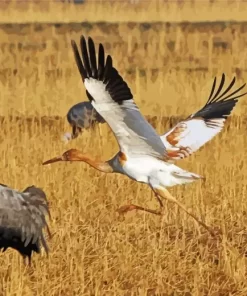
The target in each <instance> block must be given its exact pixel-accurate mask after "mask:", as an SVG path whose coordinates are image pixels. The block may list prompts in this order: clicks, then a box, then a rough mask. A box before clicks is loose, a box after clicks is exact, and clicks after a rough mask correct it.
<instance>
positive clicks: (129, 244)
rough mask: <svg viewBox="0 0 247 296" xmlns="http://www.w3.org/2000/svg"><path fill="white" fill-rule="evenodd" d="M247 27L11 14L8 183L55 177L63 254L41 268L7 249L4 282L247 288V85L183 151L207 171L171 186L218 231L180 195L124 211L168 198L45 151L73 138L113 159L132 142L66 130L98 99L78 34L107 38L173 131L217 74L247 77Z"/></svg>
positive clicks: (45, 290)
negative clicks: (214, 128)
mask: <svg viewBox="0 0 247 296" xmlns="http://www.w3.org/2000/svg"><path fill="white" fill-rule="evenodd" d="M37 28H38V29H37ZM59 30H60V31H59ZM245 31H246V30H245V25H244V24H223V25H222V24H218V23H215V24H211V25H210V24H204V25H200V26H199V25H194V26H193V24H189V25H188V24H187V26H185V25H179V24H177V25H174V26H170V25H169V26H168V25H167V24H164V23H160V24H157V23H156V24H149V25H148V26H147V24H146V25H145V24H144V25H142V24H135V23H132V24H124V23H123V24H117V23H116V24H111V25H107V24H97V23H96V24H91V25H90V26H86V25H85V24H84V25H81V24H80V25H77V26H76V25H75V24H74V25H73V24H70V25H67V26H63V25H60V26H53V25H45V24H43V25H39V26H38V25H30V26H25V28H24V29H22V30H20V28H18V27H17V26H16V25H13V26H12V27H11V26H4V25H2V26H0V40H1V45H0V53H1V54H0V64H1V68H0V90H1V91H0V106H1V108H0V116H1V118H0V122H1V135H0V139H1V143H2V144H1V146H0V156H1V162H0V168H1V172H2V176H1V183H5V184H8V185H9V186H11V187H13V188H17V189H23V188H25V187H26V186H27V185H31V184H35V185H37V186H40V187H41V188H43V189H44V190H45V192H46V193H47V197H48V199H49V202H50V209H51V215H52V219H51V221H50V228H51V230H52V234H53V237H52V239H50V240H48V244H49V247H50V254H49V257H48V258H47V257H46V256H45V254H43V255H42V256H38V255H34V257H33V265H32V267H31V268H29V267H26V266H25V265H24V264H23V261H22V258H21V257H20V256H19V254H18V253H17V252H15V251H13V250H8V251H7V252H6V253H5V254H2V255H1V256H0V262H1V266H2V267H1V270H0V278H1V279H2V280H1V281H0V285H1V293H0V295H11V296H12V295H18V296H19V295H25V296H29V295H51V296H53V295H117V296H118V295H164V296H165V295H174V296H175V295H187V296H189V295H198V296H201V295H210V296H219V295H222V296H223V295H224V296H225V295H238V296H240V295H243V296H245V295H246V294H247V284H246V276H247V267H246V264H247V257H246V256H247V252H246V251H247V226H246V225H247V201H246V198H247V197H246V186H247V181H246V174H247V165H246V158H247V151H246V145H247V140H246V136H245V135H246V118H245V114H246V110H247V107H246V106H247V97H246V98H245V97H243V98H241V99H240V102H239V104H238V105H237V107H236V108H235V109H234V112H233V114H234V116H232V117H231V118H230V120H229V121H228V124H227V125H226V127H225V129H224V131H223V132H222V133H221V134H220V135H218V136H217V137H216V138H215V139H214V140H213V141H211V142H210V143H208V144H207V145H206V146H205V147H204V148H202V149H201V150H200V151H199V152H197V153H196V154H195V155H192V156H191V157H190V158H188V159H187V160H184V161H180V162H178V163H177V164H178V165H180V166H181V167H183V168H185V169H188V170H190V171H192V172H195V173H198V174H201V175H203V176H205V177H206V181H204V182H201V181H199V182H195V183H194V184H190V185H186V186H180V187H176V188H175V187H174V188H172V189H171V190H170V191H171V193H172V194H173V195H175V196H177V198H178V200H180V201H181V202H183V203H184V204H186V206H187V207H188V208H190V209H192V210H193V212H194V213H196V215H197V216H199V217H201V218H202V219H203V220H204V221H205V222H206V223H207V224H208V225H210V226H212V227H213V228H214V229H215V231H216V232H217V233H218V236H217V237H216V238H212V237H210V236H209V235H208V234H207V233H205V232H204V230H203V229H201V228H198V226H197V224H195V222H194V221H193V220H192V219H191V218H190V217H188V215H186V214H185V213H184V212H182V211H180V210H178V208H177V207H176V206H174V205H173V204H170V203H166V202H165V207H166V214H165V215H164V217H162V218H160V217H157V216H152V215H150V214H145V213H139V212H130V213H128V214H127V215H126V216H125V218H122V217H119V216H118V214H117V213H116V210H117V208H118V207H120V206H121V205H124V204H125V203H127V202H128V201H129V200H131V202H133V203H136V204H139V205H143V206H147V207H151V208H156V207H158V204H157V202H156V199H155V197H154V196H153V194H152V193H151V190H150V189H149V188H148V187H147V186H145V185H143V184H137V183H135V182H133V181H131V180H130V179H128V178H127V177H124V176H120V175H105V174H103V173H100V172H97V171H95V170H93V169H92V168H90V167H88V166H87V165H86V164H83V163H58V164H54V165H52V166H44V167H43V166H42V165H41V164H42V162H43V161H44V160H47V159H49V158H51V157H53V156H56V155H59V154H61V153H62V152H63V151H65V150H67V149H69V148H78V149H80V150H82V151H84V152H90V153H92V154H93V155H95V156H99V157H101V158H102V159H108V158H109V157H111V156H112V155H113V154H114V153H115V152H116V151H117V149H118V147H117V144H116V141H115V139H114V136H113V135H112V133H111V131H110V129H109V128H108V126H107V125H101V126H100V131H99V128H98V127H97V128H96V129H95V130H94V131H90V132H85V133H84V134H83V136H80V137H79V138H78V139H76V140H73V141H72V142H70V143H68V144H64V143H63V142H62V140H61V136H62V134H63V133H64V132H66V131H68V130H69V126H68V123H67V122H66V118H65V116H66V112H67V110H68V108H69V107H70V106H71V105H73V104H75V103H77V102H79V101H83V100H86V99H87V98H86V95H85V90H84V87H83V85H82V83H81V80H80V76H79V73H78V70H77V68H76V65H75V62H74V59H73V54H72V50H71V47H70V40H71V39H75V40H77V41H79V36H80V35H81V34H85V35H86V36H89V35H90V36H91V37H93V38H94V39H95V42H96V43H99V42H102V43H103V44H105V47H106V50H107V52H108V53H110V54H111V55H112V57H113V60H114V63H115V65H116V66H117V68H118V69H119V72H120V73H121V74H122V76H123V77H124V78H125V80H126V81H127V82H128V84H129V86H130V87H131V89H132V92H133V94H134V97H135V100H136V102H137V104H138V106H139V107H140V109H141V111H142V112H143V113H144V114H145V115H147V116H148V119H149V120H150V121H151V122H152V124H153V125H154V126H155V127H156V128H157V130H158V132H159V133H163V132H165V131H166V130H167V129H169V128H170V127H171V126H172V125H173V124H175V122H177V121H178V120H179V119H181V118H184V117H187V116H188V115H189V114H191V113H192V112H195V111H196V110H197V109H198V108H200V107H201V106H203V105H204V104H205V102H206V100H207V98H208V95H209V93H210V90H211V85H212V83H213V78H214V76H215V75H216V76H217V77H218V78H219V80H220V78H221V74H222V73H223V72H224V73H226V76H227V82H230V81H231V79H232V78H233V76H237V86H241V85H242V84H243V83H244V82H246V81H247V74H246V53H245V52H246V49H245V40H246V33H245ZM171 116H172V118H171ZM99 132H101V134H102V137H99Z"/></svg>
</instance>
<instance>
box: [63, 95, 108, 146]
mask: <svg viewBox="0 0 247 296" xmlns="http://www.w3.org/2000/svg"><path fill="white" fill-rule="evenodd" d="M67 120H68V122H69V124H70V126H71V127H72V133H65V134H64V136H63V139H64V140H65V141H69V140H72V139H75V138H77V137H78V135H79V134H80V133H82V131H83V130H84V129H91V128H94V127H95V125H96V124H97V123H105V120H104V119H103V117H102V116H100V114H99V113H98V112H97V111H96V110H95V109H94V107H93V106H92V104H91V103H90V102H87V101H86V102H81V103H78V104H76V105H74V106H72V107H71V108H70V109H69V111H68V113H67Z"/></svg>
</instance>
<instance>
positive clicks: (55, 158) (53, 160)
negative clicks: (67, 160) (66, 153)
mask: <svg viewBox="0 0 247 296" xmlns="http://www.w3.org/2000/svg"><path fill="white" fill-rule="evenodd" d="M62 160H63V158H62V156H57V157H54V158H52V159H49V160H47V161H45V162H43V163H42V164H43V165H46V164H50V163H53V162H57V161H62Z"/></svg>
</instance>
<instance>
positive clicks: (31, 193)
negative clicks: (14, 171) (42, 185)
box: [0, 185, 50, 258]
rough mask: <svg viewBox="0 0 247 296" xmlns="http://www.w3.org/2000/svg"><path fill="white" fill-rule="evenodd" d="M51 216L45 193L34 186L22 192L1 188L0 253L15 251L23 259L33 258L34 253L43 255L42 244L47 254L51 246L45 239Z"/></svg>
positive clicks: (6, 187) (1, 186)
mask: <svg viewBox="0 0 247 296" xmlns="http://www.w3.org/2000/svg"><path fill="white" fill-rule="evenodd" d="M47 214H48V215H49V208H48V203H47V200H46V196H45V193H44V192H43V190H41V189H39V188H37V187H35V186H31V187H28V188H26V189H25V190H24V191H23V192H18V191H16V190H14V189H11V188H9V187H8V186H6V185H0V249H1V248H3V249H4V250H6V249H7V248H8V247H12V248H14V249H16V250H18V251H19V252H20V253H21V254H22V255H23V256H28V257H29V258H30V257H31V254H32V251H35V252H38V253H39V251H40V242H41V244H42V245H43V247H44V249H45V251H46V252H48V246H47V244H46V241H45V239H44V236H43V229H44V228H45V227H47V229H48V232H49V234H50V231H49V228H48V225H47V223H46V219H45V216H46V215H47Z"/></svg>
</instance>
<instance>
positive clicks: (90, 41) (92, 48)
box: [88, 37, 98, 79]
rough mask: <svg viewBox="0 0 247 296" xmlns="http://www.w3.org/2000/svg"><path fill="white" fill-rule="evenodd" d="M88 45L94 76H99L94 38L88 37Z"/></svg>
mask: <svg viewBox="0 0 247 296" xmlns="http://www.w3.org/2000/svg"><path fill="white" fill-rule="evenodd" d="M88 47H89V55H90V64H91V69H92V77H93V78H96V79H97V78H98V71H97V64H96V53H95V46H94V42H93V39H92V38H91V37H89V38H88Z"/></svg>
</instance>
